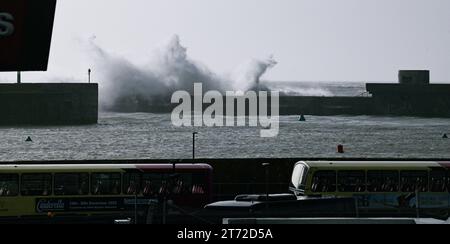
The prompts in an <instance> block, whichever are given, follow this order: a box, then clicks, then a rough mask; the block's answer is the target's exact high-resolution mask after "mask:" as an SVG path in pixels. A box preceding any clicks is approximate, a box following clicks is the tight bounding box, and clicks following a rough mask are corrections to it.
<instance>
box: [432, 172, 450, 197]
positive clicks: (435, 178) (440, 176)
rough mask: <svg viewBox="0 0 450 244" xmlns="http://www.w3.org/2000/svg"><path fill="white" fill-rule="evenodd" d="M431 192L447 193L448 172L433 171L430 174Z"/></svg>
mask: <svg viewBox="0 0 450 244" xmlns="http://www.w3.org/2000/svg"><path fill="white" fill-rule="evenodd" d="M430 191H431V192H447V172H446V171H445V170H432V171H431V172H430Z"/></svg>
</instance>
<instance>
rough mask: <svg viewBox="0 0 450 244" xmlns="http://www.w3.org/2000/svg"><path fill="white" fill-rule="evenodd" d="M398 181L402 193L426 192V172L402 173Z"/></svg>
mask: <svg viewBox="0 0 450 244" xmlns="http://www.w3.org/2000/svg"><path fill="white" fill-rule="evenodd" d="M400 179H401V181H400V183H401V184H400V185H401V191H402V192H416V191H419V192H427V191H428V172H427V171H402V172H401V177H400Z"/></svg>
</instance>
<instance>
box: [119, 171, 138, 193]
mask: <svg viewBox="0 0 450 244" xmlns="http://www.w3.org/2000/svg"><path fill="white" fill-rule="evenodd" d="M140 192H141V174H139V173H127V174H124V175H123V193H124V194H126V195H135V194H138V193H140Z"/></svg>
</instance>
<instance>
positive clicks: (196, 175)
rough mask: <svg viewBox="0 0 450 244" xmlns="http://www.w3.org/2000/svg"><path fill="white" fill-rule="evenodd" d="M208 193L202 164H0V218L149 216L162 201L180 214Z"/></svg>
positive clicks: (147, 218) (71, 220) (198, 206)
mask: <svg viewBox="0 0 450 244" xmlns="http://www.w3.org/2000/svg"><path fill="white" fill-rule="evenodd" d="M211 199H212V167H211V166H210V165H208V164H52V165H3V166H0V223H45V222H50V223H59V222H62V223H79V222H86V223H113V222H114V220H117V219H127V218H129V219H133V220H134V221H133V222H138V221H139V222H143V221H146V222H149V221H153V219H152V218H153V217H154V216H158V214H160V213H161V210H162V208H161V206H163V205H164V215H165V214H169V215H170V214H171V213H172V214H175V215H177V214H180V215H184V214H189V213H192V212H194V211H196V210H198V209H201V208H202V207H203V206H204V205H205V204H208V203H210V202H211ZM163 203H164V204H163ZM166 203H168V205H170V206H173V207H176V210H174V208H170V207H167V206H166ZM159 216H160V215H159Z"/></svg>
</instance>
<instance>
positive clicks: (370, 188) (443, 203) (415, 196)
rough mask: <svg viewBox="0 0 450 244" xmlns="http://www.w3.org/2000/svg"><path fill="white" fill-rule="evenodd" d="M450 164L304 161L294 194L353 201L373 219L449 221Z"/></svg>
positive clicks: (297, 170) (293, 186) (293, 183)
mask: <svg viewBox="0 0 450 244" xmlns="http://www.w3.org/2000/svg"><path fill="white" fill-rule="evenodd" d="M449 169H450V162H412V161H410V162H408V161H400V162H398V161H392V162H389V161H384V162H380V161H359V162H355V161H352V162H333V161H320V162H312V161H310V162H299V163H297V164H296V165H295V168H294V171H293V174H292V180H291V191H292V192H294V193H295V194H296V195H297V196H298V197H338V198H339V197H342V198H344V197H351V198H354V199H355V201H356V202H357V207H358V211H359V214H360V215H361V216H370V217H378V216H382V217H398V216H402V217H433V218H444V219H446V218H448V215H449V210H450V194H449V189H450V174H449Z"/></svg>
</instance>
